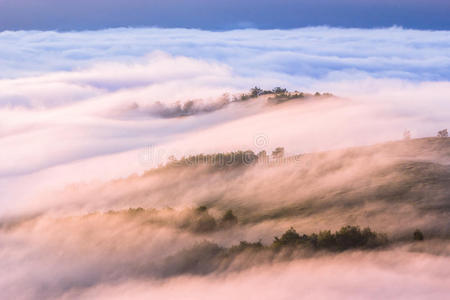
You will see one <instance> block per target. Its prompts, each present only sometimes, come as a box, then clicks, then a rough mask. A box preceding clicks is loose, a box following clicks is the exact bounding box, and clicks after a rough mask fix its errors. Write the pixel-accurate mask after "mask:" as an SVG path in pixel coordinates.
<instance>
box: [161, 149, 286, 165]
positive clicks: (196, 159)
mask: <svg viewBox="0 0 450 300" xmlns="http://www.w3.org/2000/svg"><path fill="white" fill-rule="evenodd" d="M284 155H285V150H284V148H283V147H277V148H275V150H273V151H272V154H271V156H269V155H268V154H267V152H266V151H265V150H263V151H260V152H259V153H258V154H255V153H254V152H253V151H251V150H247V151H235V152H228V153H215V154H197V155H191V156H187V157H182V158H181V159H177V158H175V157H174V156H171V157H169V161H168V163H167V165H166V167H169V168H170V167H182V166H196V165H208V166H214V167H239V166H244V165H253V164H255V163H258V162H267V161H268V160H269V159H270V158H272V159H275V160H277V159H282V158H284Z"/></svg>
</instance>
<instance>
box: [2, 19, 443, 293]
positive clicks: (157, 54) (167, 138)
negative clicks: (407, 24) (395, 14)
mask: <svg viewBox="0 0 450 300" xmlns="http://www.w3.org/2000/svg"><path fill="white" fill-rule="evenodd" d="M449 37H450V35H449V34H448V31H427V30H410V29H404V28H400V27H392V28H381V29H355V28H354V29H343V28H330V27H311V28H300V29H292V30H258V29H242V30H232V31H223V32H210V31H202V30H196V29H161V28H117V29H105V30H97V31H82V32H78V31H74V32H56V31H55V32H54V31H35V32H33V31H5V32H0V43H2V45H4V47H0V158H1V163H0V298H1V299H26V300H28V299H149V298H150V299H230V298H236V299H341V298H342V299H445V298H446V297H447V295H448V294H449V293H450V288H449V287H450V271H449V270H450V243H449V241H450V221H449V220H450V218H449V217H450V188H449V187H450V140H449V138H448V131H447V129H446V128H449V127H450V125H449V123H448V122H449V120H450V105H449V97H450V84H449V79H450V77H449V73H448V70H449V66H450V56H449V53H450V51H449V50H450V39H449Z"/></svg>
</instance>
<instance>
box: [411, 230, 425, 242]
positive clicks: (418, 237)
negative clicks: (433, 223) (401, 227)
mask: <svg viewBox="0 0 450 300" xmlns="http://www.w3.org/2000/svg"><path fill="white" fill-rule="evenodd" d="M413 238H414V240H415V241H423V240H424V239H425V237H424V236H423V233H422V231H420V230H419V229H416V231H414V233H413Z"/></svg>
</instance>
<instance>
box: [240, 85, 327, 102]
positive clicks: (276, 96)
mask: <svg viewBox="0 0 450 300" xmlns="http://www.w3.org/2000/svg"><path fill="white" fill-rule="evenodd" d="M263 95H271V96H272V97H271V98H269V100H281V99H283V100H291V99H299V98H305V97H310V96H316V97H317V96H322V94H320V93H319V92H316V93H315V94H314V95H313V94H305V93H303V92H299V91H294V92H290V91H288V89H286V88H282V87H275V88H273V89H271V90H263V89H261V88H259V87H257V86H255V87H253V88H251V89H250V91H249V92H248V93H246V94H242V95H241V96H240V98H236V99H235V100H236V101H246V100H249V99H252V98H257V97H259V96H263ZM323 95H324V96H332V94H330V93H324V94H323Z"/></svg>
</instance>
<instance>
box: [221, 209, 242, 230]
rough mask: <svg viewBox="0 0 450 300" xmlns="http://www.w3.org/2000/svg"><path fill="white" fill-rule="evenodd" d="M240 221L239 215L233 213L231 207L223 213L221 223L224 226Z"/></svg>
mask: <svg viewBox="0 0 450 300" xmlns="http://www.w3.org/2000/svg"><path fill="white" fill-rule="evenodd" d="M237 222H238V219H237V217H236V216H235V215H234V214H233V211H232V210H231V209H229V210H227V212H226V213H225V214H224V215H223V217H222V220H221V224H222V226H224V227H231V226H234V225H236V224H237Z"/></svg>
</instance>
